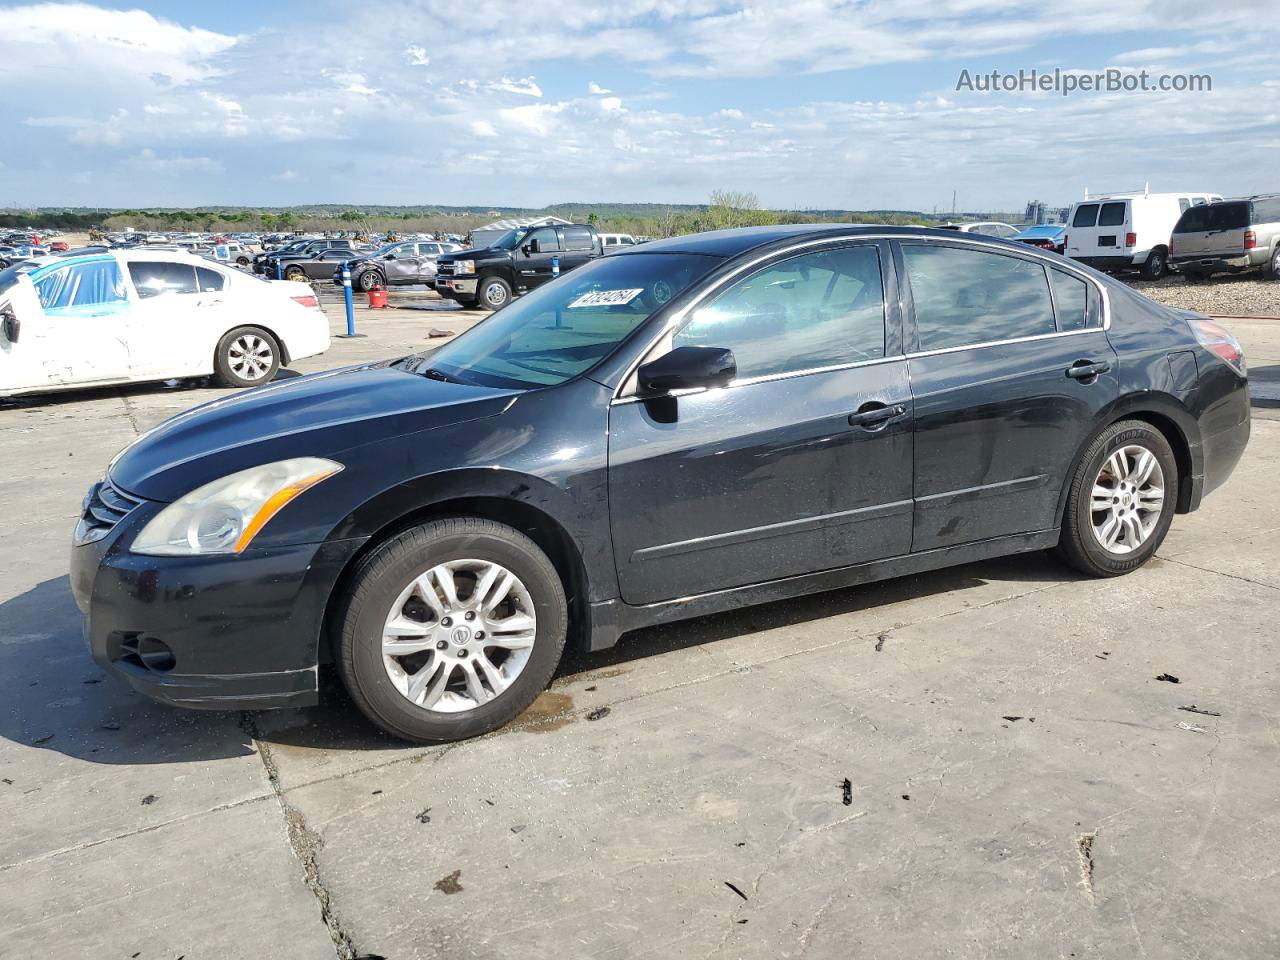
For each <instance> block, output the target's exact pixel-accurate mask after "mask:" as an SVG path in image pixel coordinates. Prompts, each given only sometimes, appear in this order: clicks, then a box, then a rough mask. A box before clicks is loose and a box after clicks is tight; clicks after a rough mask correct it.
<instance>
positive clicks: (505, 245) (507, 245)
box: [490, 227, 529, 250]
mask: <svg viewBox="0 0 1280 960" xmlns="http://www.w3.org/2000/svg"><path fill="white" fill-rule="evenodd" d="M528 232H529V228H528V227H520V228H519V229H518V230H508V231H507V232H506V233H504V234H503V235H502V236H500V237H499V238H498V239H497V240H495V241H494V242H493V243H492V244H490V247H491V248H492V249H494V250H514V249H515V248H516V244H518V243H519V242H520V238H521V237H523V236H524V235H525V234H526V233H528Z"/></svg>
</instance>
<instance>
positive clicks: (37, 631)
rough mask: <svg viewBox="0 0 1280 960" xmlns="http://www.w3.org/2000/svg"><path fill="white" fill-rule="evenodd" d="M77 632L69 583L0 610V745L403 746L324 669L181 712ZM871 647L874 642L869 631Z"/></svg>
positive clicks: (1056, 574) (873, 604)
mask: <svg viewBox="0 0 1280 960" xmlns="http://www.w3.org/2000/svg"><path fill="white" fill-rule="evenodd" d="M1077 578H1078V576H1077V575H1076V574H1074V573H1072V572H1070V571H1069V570H1068V569H1067V568H1066V567H1064V566H1063V565H1062V564H1060V563H1059V562H1057V561H1056V560H1054V559H1053V558H1052V557H1050V556H1049V555H1048V554H1045V553H1037V554H1024V555H1020V556H1016V557H1005V558H1000V559H996V560H987V561H982V562H980V563H973V564H968V565H965V566H961V567H954V568H951V569H946V570H939V571H934V572H931V573H925V574H917V575H914V576H908V577H899V578H897V579H894V580H886V581H881V582H879V583H872V584H866V585H863V586H859V587H851V588H849V589H845V590H837V591H832V592H830V593H823V594H816V595H814V596H809V597H801V598H799V599H795V600H784V601H778V602H776V603H770V604H763V605H760V606H755V607H748V608H745V609H742V610H736V611H732V612H730V613H722V614H716V615H713V616H707V617H700V618H698V619H695V620H686V621H681V622H679V623H673V624H666V625H663V626H659V627H649V628H646V629H644V630H638V631H635V632H634V633H631V634H628V635H626V636H624V637H623V638H622V640H621V642H620V643H619V644H618V645H617V646H615V647H613V648H611V649H609V650H603V651H599V652H597V653H585V652H582V651H578V650H570V651H569V652H567V653H566V655H565V657H564V659H563V661H562V662H561V665H560V668H559V670H558V671H557V679H556V681H555V685H556V686H557V687H559V686H563V685H565V684H567V683H572V682H573V680H574V678H576V677H578V676H579V675H585V676H589V675H591V674H593V673H594V672H596V671H599V670H602V669H606V668H609V667H614V666H617V665H619V664H625V663H631V662H635V661H642V660H644V659H646V658H648V657H653V656H657V655H659V654H663V653H670V652H673V651H677V650H683V649H688V648H692V647H697V646H701V645H703V644H707V643H713V642H717V641H721V640H731V639H733V638H735V637H741V636H745V635H749V634H753V633H759V632H761V631H764V630H773V629H777V628H779V627H790V626H798V625H801V624H807V623H811V622H814V621H819V620H822V619H825V618H828V617H834V616H840V615H846V614H853V613H858V612H861V611H871V610H875V609H877V608H882V607H885V606H889V605H892V604H895V603H900V602H905V601H912V600H920V599H922V598H925V597H929V596H936V595H940V594H947V593H955V592H957V591H964V590H968V589H973V588H977V587H981V586H984V585H986V584H987V583H989V582H992V581H996V582H1019V583H1030V584H1035V583H1057V582H1062V581H1064V580H1072V579H1077ZM854 626H855V629H856V624H855V625H854ZM868 629H869V630H870V628H868ZM80 630H81V617H80V613H79V611H78V610H77V609H76V607H75V604H74V602H73V601H72V599H71V593H70V587H69V585H68V581H67V578H66V577H59V578H57V579H55V580H47V581H45V582H44V583H41V584H40V585H39V586H37V587H35V588H33V589H31V590H29V591H27V592H26V593H23V594H20V595H19V596H17V597H14V598H13V599H11V600H8V601H6V602H4V603H2V604H0V676H2V677H3V680H0V696H2V697H3V702H4V706H3V708H0V737H3V738H4V739H6V740H9V741H12V742H14V743H23V744H27V745H31V746H36V747H39V748H41V749H44V750H50V751H55V752H58V753H61V754H64V755H66V756H68V757H74V758H76V759H80V760H86V761H89V762H91V763H103V764H159V763H187V762H192V761H201V760H212V759H219V758H226V757H237V756H244V755H247V754H250V753H253V752H255V746H254V740H261V741H263V742H265V743H267V744H269V745H272V746H273V747H274V746H279V747H283V748H286V749H290V748H300V749H313V750H343V751H378V750H403V749H405V748H406V746H407V745H406V744H404V743H402V742H400V741H397V740H395V739H393V738H391V737H389V736H386V735H384V734H382V733H381V732H380V731H378V730H377V729H375V728H374V727H373V725H372V724H370V723H369V722H368V721H367V720H366V719H365V718H364V717H363V715H361V713H360V712H359V710H358V709H357V708H356V707H355V705H354V704H353V703H352V702H351V700H350V699H349V698H348V697H347V695H346V693H345V691H344V690H343V689H342V686H341V684H340V683H339V682H338V680H337V677H336V675H335V674H334V672H333V670H332V668H322V671H321V677H322V682H321V703H320V705H319V706H318V707H312V708H306V709H297V710H280V711H268V712H260V713H254V714H248V713H240V712H234V713H232V712H225V713H217V712H208V711H195V710H183V709H180V708H176V707H169V706H166V705H163V704H157V703H152V702H151V701H149V700H147V699H146V698H145V697H143V696H141V695H139V694H137V693H134V692H133V691H132V690H130V689H129V688H128V686H127V685H126V684H125V683H124V682H123V681H122V680H119V679H118V678H116V677H112V676H109V675H106V674H105V673H104V671H103V670H102V669H101V668H100V667H98V665H97V664H95V663H94V662H93V661H92V660H91V659H90V657H89V652H88V650H87V649H86V647H85V645H84V641H83V640H82V638H81V633H80ZM868 642H869V643H873V642H874V639H873V637H872V636H871V635H870V634H869V636H868ZM518 722H519V721H517V723H518Z"/></svg>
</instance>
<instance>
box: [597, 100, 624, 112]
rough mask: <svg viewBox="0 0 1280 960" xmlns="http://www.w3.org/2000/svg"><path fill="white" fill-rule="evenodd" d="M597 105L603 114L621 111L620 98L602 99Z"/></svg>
mask: <svg viewBox="0 0 1280 960" xmlns="http://www.w3.org/2000/svg"><path fill="white" fill-rule="evenodd" d="M599 103H600V109H601V110H603V111H604V112H605V113H614V112H616V111H619V110H621V109H622V98H621V97H602V98H601V99H600V100H599Z"/></svg>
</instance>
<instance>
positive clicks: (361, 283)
mask: <svg viewBox="0 0 1280 960" xmlns="http://www.w3.org/2000/svg"><path fill="white" fill-rule="evenodd" d="M385 285H386V284H384V283H383V281H382V274H380V273H378V271H377V270H366V271H364V273H362V274H360V276H358V277H356V288H357V289H358V290H359V291H360V292H361V293H368V292H369V291H370V290H376V289H377V288H378V287H382V286H385Z"/></svg>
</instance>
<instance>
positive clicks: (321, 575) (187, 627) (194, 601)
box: [70, 503, 364, 710]
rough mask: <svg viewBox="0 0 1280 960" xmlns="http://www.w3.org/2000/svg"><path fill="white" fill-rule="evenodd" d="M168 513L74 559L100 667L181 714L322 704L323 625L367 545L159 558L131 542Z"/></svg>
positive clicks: (152, 509) (139, 514)
mask: <svg viewBox="0 0 1280 960" xmlns="http://www.w3.org/2000/svg"><path fill="white" fill-rule="evenodd" d="M160 507H161V505H160V504H151V503H148V504H144V505H143V506H141V507H139V508H137V509H136V510H134V511H133V513H132V514H130V515H129V516H128V517H126V519H125V520H123V521H122V522H121V523H120V524H119V525H118V527H117V528H116V529H114V530H112V531H111V533H110V534H108V535H107V536H106V537H105V538H104V539H102V540H100V541H98V542H96V543H89V544H85V545H84V546H75V547H72V549H71V571H70V573H71V578H70V579H71V590H72V593H73V594H74V596H75V600H76V605H77V606H78V607H79V608H80V610H81V612H82V613H84V614H85V626H84V631H85V638H86V641H87V643H88V646H89V651H90V653H91V655H92V656H93V659H94V660H95V661H97V663H98V664H99V665H101V666H102V667H103V668H104V669H106V670H107V671H109V672H110V673H113V674H115V675H116V676H118V677H121V678H122V679H123V680H125V681H126V682H127V683H128V684H129V685H130V686H132V687H133V688H134V689H135V690H137V691H138V692H139V693H142V694H144V695H145V696H148V697H151V698H152V699H154V700H159V701H161V702H164V703H170V704H174V705H177V706H183V707H199V708H204V709H212V710H260V709H266V708H271V707H297V706H309V705H312V704H314V703H316V702H317V693H318V691H317V683H316V668H317V665H318V662H319V659H320V651H321V648H322V644H321V639H322V637H321V634H322V628H323V625H324V614H325V609H326V605H327V604H328V600H329V597H330V595H331V593H332V591H333V587H334V585H335V583H336V582H337V579H338V577H339V575H340V574H341V572H342V570H343V568H344V567H345V565H346V562H347V561H348V560H349V559H350V558H351V556H352V555H353V554H354V553H355V551H356V550H357V549H358V548H359V546H360V545H361V544H362V543H363V542H364V541H363V540H340V541H331V542H327V543H323V544H300V545H297V546H290V547H276V548H270V549H262V550H254V549H252V548H251V549H249V550H246V551H245V552H244V553H243V554H241V555H239V556H230V557H228V556H221V557H149V556H141V555H138V554H132V553H129V552H128V551H127V550H125V549H124V548H123V544H125V543H128V542H131V540H132V537H133V534H134V533H136V532H137V530H139V529H140V528H141V526H142V524H144V523H145V522H146V521H147V520H148V519H150V517H152V516H154V515H155V513H156V512H157V511H158V510H159V509H160Z"/></svg>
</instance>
